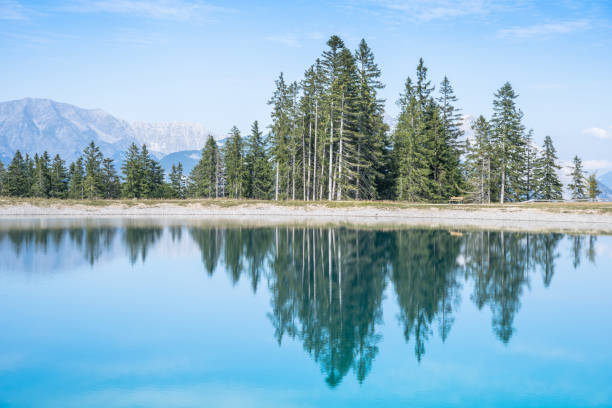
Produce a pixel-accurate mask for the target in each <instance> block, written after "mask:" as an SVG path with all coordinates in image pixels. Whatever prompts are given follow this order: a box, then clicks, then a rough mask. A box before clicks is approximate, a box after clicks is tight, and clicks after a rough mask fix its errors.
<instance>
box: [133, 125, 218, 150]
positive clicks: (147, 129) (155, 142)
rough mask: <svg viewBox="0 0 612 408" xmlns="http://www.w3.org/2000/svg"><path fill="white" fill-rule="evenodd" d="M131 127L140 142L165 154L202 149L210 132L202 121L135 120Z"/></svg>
mask: <svg viewBox="0 0 612 408" xmlns="http://www.w3.org/2000/svg"><path fill="white" fill-rule="evenodd" d="M131 127H132V131H133V133H134V137H136V139H137V140H138V141H139V142H140V143H146V144H147V146H148V147H149V149H150V150H151V151H155V152H159V153H163V154H169V153H173V152H179V151H182V150H199V149H202V148H203V147H204V144H205V143H206V139H207V138H208V135H209V133H210V132H209V131H208V130H207V129H206V128H205V127H204V125H202V124H201V123H179V122H171V123H146V122H134V123H132V124H131Z"/></svg>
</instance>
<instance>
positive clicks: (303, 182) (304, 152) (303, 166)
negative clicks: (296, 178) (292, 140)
mask: <svg viewBox="0 0 612 408" xmlns="http://www.w3.org/2000/svg"><path fill="white" fill-rule="evenodd" d="M305 139H306V132H304V118H302V190H303V194H302V200H304V201H306V140H305Z"/></svg>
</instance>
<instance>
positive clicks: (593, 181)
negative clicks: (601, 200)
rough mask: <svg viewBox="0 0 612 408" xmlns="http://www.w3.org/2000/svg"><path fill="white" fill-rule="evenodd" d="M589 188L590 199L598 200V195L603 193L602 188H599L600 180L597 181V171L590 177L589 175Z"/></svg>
mask: <svg viewBox="0 0 612 408" xmlns="http://www.w3.org/2000/svg"><path fill="white" fill-rule="evenodd" d="M587 189H588V194H589V199H590V200H591V201H595V200H597V196H599V195H600V194H601V190H600V189H599V182H598V181H597V174H596V173H592V174H589V177H587Z"/></svg>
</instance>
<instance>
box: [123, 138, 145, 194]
mask: <svg viewBox="0 0 612 408" xmlns="http://www.w3.org/2000/svg"><path fill="white" fill-rule="evenodd" d="M121 170H122V172H123V178H124V180H125V181H124V183H123V187H122V195H123V196H124V197H126V198H140V197H141V180H142V177H143V176H144V174H143V173H144V169H143V168H142V163H141V160H140V149H139V148H138V146H136V144H134V143H132V144H131V145H130V146H129V147H128V151H127V152H126V156H125V160H124V162H123V166H121Z"/></svg>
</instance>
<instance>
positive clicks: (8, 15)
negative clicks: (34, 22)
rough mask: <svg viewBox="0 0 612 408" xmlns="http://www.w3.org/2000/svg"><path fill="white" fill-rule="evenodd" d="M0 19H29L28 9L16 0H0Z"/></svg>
mask: <svg viewBox="0 0 612 408" xmlns="http://www.w3.org/2000/svg"><path fill="white" fill-rule="evenodd" d="M0 20H27V15H26V10H25V8H24V7H23V6H22V5H21V4H20V3H19V2H18V1H16V0H0Z"/></svg>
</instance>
